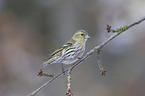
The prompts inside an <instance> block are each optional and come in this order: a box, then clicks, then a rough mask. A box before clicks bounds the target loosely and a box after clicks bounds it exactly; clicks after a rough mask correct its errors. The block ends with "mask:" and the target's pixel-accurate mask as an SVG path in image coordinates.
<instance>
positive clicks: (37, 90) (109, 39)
mask: <svg viewBox="0 0 145 96" xmlns="http://www.w3.org/2000/svg"><path fill="white" fill-rule="evenodd" d="M143 21H145V17H144V18H143V19H140V20H138V21H137V22H134V23H132V24H130V25H129V26H127V28H126V29H125V30H121V31H119V32H118V31H116V32H117V33H115V34H113V35H112V36H111V37H110V38H108V39H107V40H106V41H104V42H103V43H101V44H100V45H98V46H96V47H94V48H93V49H92V50H90V51H89V52H87V53H86V55H85V56H83V57H82V58H81V59H79V60H78V61H77V62H76V63H75V64H74V65H72V66H71V67H70V69H72V70H73V69H74V68H75V67H76V66H78V65H80V64H81V63H82V62H83V61H84V60H86V59H87V58H89V57H90V56H91V55H92V54H94V53H95V52H97V50H98V49H102V48H103V47H104V46H105V45H106V44H108V43H109V42H110V41H111V40H112V39H114V38H115V37H116V36H118V35H119V34H121V33H123V32H124V31H126V30H128V29H129V28H131V27H133V26H135V25H137V24H140V23H141V22H143ZM68 69H69V68H68ZM68 69H66V70H64V72H67V71H68ZM64 72H62V73H59V74H58V75H57V76H55V77H54V78H52V79H51V80H49V81H47V82H46V83H44V84H43V85H42V86H41V87H39V88H38V89H36V90H35V91H33V92H32V93H30V94H29V95H27V96H35V95H36V94H37V93H38V92H39V91H41V90H42V89H43V88H45V87H46V86H47V85H48V84H50V83H51V82H53V81H54V80H56V79H58V78H59V77H61V76H62V75H63V74H64Z"/></svg>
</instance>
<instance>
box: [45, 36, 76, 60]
mask: <svg viewBox="0 0 145 96" xmlns="http://www.w3.org/2000/svg"><path fill="white" fill-rule="evenodd" d="M75 42H76V41H74V40H73V39H72V40H70V41H68V42H67V43H66V44H64V45H63V46H62V47H60V48H59V49H57V50H56V51H54V52H53V53H51V54H50V56H49V57H47V58H45V59H44V60H48V59H50V58H52V57H53V56H54V55H56V54H57V53H59V52H61V51H62V50H63V49H64V48H68V47H70V46H71V45H72V44H74V43H75Z"/></svg>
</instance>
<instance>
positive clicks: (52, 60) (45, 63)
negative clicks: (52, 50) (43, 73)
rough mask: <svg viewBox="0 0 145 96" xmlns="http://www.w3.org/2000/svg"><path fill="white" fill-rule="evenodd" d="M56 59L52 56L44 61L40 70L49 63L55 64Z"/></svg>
mask: <svg viewBox="0 0 145 96" xmlns="http://www.w3.org/2000/svg"><path fill="white" fill-rule="evenodd" d="M54 61H55V60H54V59H53V58H51V59H49V60H48V61H46V62H44V63H42V64H41V68H40V70H42V69H43V68H45V67H47V66H48V65H49V64H53V63H54Z"/></svg>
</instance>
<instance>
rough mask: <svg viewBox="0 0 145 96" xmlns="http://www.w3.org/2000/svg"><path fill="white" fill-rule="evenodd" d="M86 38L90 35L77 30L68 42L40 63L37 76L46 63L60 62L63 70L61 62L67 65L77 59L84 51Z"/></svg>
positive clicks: (40, 74) (40, 73)
mask: <svg viewBox="0 0 145 96" xmlns="http://www.w3.org/2000/svg"><path fill="white" fill-rule="evenodd" d="M88 38H90V36H89V35H88V33H87V32H86V31H85V30H83V29H81V30H78V31H77V32H76V33H75V34H74V35H73V36H72V38H71V39H70V40H69V41H68V42H66V43H65V44H64V45H63V46H62V47H60V48H59V49H57V50H56V51H54V52H53V53H52V54H50V55H49V56H48V57H47V58H45V59H44V60H45V62H43V63H42V64H41V68H40V72H39V73H38V76H42V69H43V68H45V67H47V66H48V65H51V64H54V63H61V64H62V70H64V69H63V64H66V65H69V64H73V63H74V62H76V61H77V60H79V59H80V58H81V57H82V56H83V54H84V52H85V45H86V41H87V39H88Z"/></svg>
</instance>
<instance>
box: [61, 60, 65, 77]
mask: <svg viewBox="0 0 145 96" xmlns="http://www.w3.org/2000/svg"><path fill="white" fill-rule="evenodd" d="M61 66H62V73H63V74H64V75H65V72H64V67H63V63H61Z"/></svg>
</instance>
